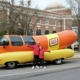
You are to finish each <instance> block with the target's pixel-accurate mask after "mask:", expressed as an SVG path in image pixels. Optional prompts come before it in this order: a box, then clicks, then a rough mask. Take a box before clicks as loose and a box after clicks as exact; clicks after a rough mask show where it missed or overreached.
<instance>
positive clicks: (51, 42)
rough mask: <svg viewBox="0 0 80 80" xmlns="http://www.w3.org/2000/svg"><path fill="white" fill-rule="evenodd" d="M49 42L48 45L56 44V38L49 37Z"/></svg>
mask: <svg viewBox="0 0 80 80" xmlns="http://www.w3.org/2000/svg"><path fill="white" fill-rule="evenodd" d="M49 43H50V46H54V45H57V44H58V38H52V39H50V41H49Z"/></svg>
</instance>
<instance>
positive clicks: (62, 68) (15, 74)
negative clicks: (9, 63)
mask: <svg viewBox="0 0 80 80" xmlns="http://www.w3.org/2000/svg"><path fill="white" fill-rule="evenodd" d="M76 67H80V65H78V66H69V67H60V68H54V69H44V70H41V69H40V70H37V71H29V72H23V73H14V74H5V75H0V77H9V76H17V75H23V74H29V73H38V72H43V71H57V70H64V69H65V70H66V69H70V68H76Z"/></svg>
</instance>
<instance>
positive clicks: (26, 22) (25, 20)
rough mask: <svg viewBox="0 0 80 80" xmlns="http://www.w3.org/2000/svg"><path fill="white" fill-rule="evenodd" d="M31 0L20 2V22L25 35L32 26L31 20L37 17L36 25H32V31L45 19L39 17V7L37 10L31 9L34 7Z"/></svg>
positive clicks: (21, 0)
mask: <svg viewBox="0 0 80 80" xmlns="http://www.w3.org/2000/svg"><path fill="white" fill-rule="evenodd" d="M32 3H33V2H32V1H31V0H26V2H25V1H24V0H20V10H19V11H18V13H19V22H20V24H21V28H23V29H24V34H25V35H26V34H27V33H28V30H29V28H30V26H31V20H32V19H33V18H34V17H36V19H35V21H34V24H33V25H32V29H34V27H35V26H36V23H37V22H38V21H39V20H40V19H42V18H43V16H39V10H38V9H37V7H36V8H35V9H31V6H32Z"/></svg>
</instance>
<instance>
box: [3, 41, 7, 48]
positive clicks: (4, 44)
mask: <svg viewBox="0 0 80 80" xmlns="http://www.w3.org/2000/svg"><path fill="white" fill-rule="evenodd" d="M2 45H3V47H4V48H5V46H7V45H9V42H6V41H5V40H4V41H3V42H2Z"/></svg>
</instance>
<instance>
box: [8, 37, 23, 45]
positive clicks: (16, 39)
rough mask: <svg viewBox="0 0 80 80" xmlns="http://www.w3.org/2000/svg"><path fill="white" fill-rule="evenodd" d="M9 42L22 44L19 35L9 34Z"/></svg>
mask: <svg viewBox="0 0 80 80" xmlns="http://www.w3.org/2000/svg"><path fill="white" fill-rule="evenodd" d="M10 40H11V44H12V45H13V46H22V45H23V42H22V39H21V38H20V37H19V36H10Z"/></svg>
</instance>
